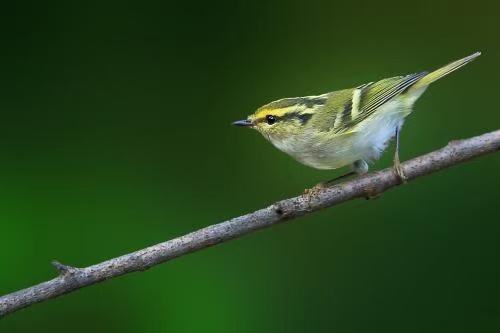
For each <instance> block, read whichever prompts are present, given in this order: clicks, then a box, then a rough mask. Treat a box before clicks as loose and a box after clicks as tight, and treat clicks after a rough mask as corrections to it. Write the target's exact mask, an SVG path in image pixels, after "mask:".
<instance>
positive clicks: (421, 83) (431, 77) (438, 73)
mask: <svg viewBox="0 0 500 333" xmlns="http://www.w3.org/2000/svg"><path fill="white" fill-rule="evenodd" d="M480 55H481V52H476V53H474V54H471V55H470V56H468V57H465V58H462V59H460V60H457V61H454V62H452V63H449V64H448V65H446V66H443V67H441V68H439V69H437V70H435V71H433V72H430V73H429V74H427V75H425V76H424V77H422V78H421V79H420V80H418V81H417V82H416V83H415V84H414V85H413V86H412V87H411V89H412V90H413V89H418V88H423V87H426V86H428V85H429V84H431V83H432V82H434V81H436V80H439V79H440V78H442V77H443V76H445V75H447V74H449V73H451V72H453V71H455V70H457V69H459V68H460V67H462V66H465V65H467V64H468V63H469V62H471V61H472V60H474V59H476V58H477V57H479V56H480Z"/></svg>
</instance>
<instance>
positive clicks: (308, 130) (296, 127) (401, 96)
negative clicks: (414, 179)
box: [233, 52, 481, 180]
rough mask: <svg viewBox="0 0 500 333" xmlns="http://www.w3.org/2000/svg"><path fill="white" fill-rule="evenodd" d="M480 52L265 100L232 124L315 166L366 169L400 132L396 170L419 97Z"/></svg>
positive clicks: (359, 172) (402, 173)
mask: <svg viewBox="0 0 500 333" xmlns="http://www.w3.org/2000/svg"><path fill="white" fill-rule="evenodd" d="M480 54H481V53H480V52H476V53H474V54H472V55H470V56H468V57H465V58H463V59H460V60H457V61H454V62H452V63H450V64H448V65H446V66H443V67H441V68H439V69H437V70H435V71H433V72H430V73H429V72H419V73H415V74H410V75H406V76H396V77H392V78H388V79H383V80H380V81H377V82H370V83H366V84H363V85H360V86H358V87H356V88H350V89H344V90H339V91H334V92H329V93H326V94H322V95H318V96H306V97H295V98H283V99H280V100H277V101H274V102H271V103H269V104H266V105H264V106H262V107H260V108H259V109H257V111H255V113H253V114H252V115H250V116H248V118H247V119H245V120H239V121H236V122H234V123H233V124H234V125H238V126H245V127H251V128H254V129H256V130H257V131H259V132H260V133H261V134H262V135H263V136H264V137H265V138H266V139H268V140H269V141H270V142H271V143H272V144H273V145H274V146H275V147H276V148H278V149H280V150H281V151H283V152H285V153H287V154H289V155H290V156H292V157H293V158H295V159H296V160H298V161H299V162H301V163H303V164H305V165H308V166H311V167H314V168H317V169H337V168H340V167H343V166H346V165H351V166H352V169H353V172H351V173H349V174H352V173H358V174H363V173H366V172H367V171H368V163H370V162H373V161H375V160H377V159H378V158H379V157H380V155H381V154H382V152H383V151H384V150H385V148H386V147H387V145H388V142H389V141H390V139H391V138H393V137H396V150H395V154H394V170H395V172H396V175H397V176H398V177H400V179H402V180H404V179H405V175H404V172H403V170H402V168H401V165H400V162H399V134H400V132H401V127H402V126H403V123H404V120H405V118H406V117H407V116H408V115H409V114H410V113H411V112H412V107H413V104H414V103H415V101H416V100H417V99H418V98H419V97H420V96H421V95H422V93H423V92H424V91H425V89H427V87H428V86H429V84H431V83H432V82H434V81H436V80H438V79H440V78H442V77H443V76H445V75H447V74H448V73H451V72H453V71H455V70H457V69H459V68H460V67H462V66H464V65H466V64H468V63H469V62H471V61H472V60H474V59H475V58H477V57H478V56H479V55H480Z"/></svg>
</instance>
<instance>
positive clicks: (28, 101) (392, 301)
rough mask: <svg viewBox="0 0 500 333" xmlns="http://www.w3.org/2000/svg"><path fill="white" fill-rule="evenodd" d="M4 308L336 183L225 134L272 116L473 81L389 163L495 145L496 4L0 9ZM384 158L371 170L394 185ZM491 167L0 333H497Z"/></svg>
mask: <svg viewBox="0 0 500 333" xmlns="http://www.w3.org/2000/svg"><path fill="white" fill-rule="evenodd" d="M1 12H2V14H1V15H2V19H1V22H0V28H1V29H0V31H1V43H2V47H1V60H2V61H1V68H2V70H1V82H2V87H1V91H0V96H1V98H0V111H1V121H0V150H1V155H0V294H6V293H9V292H12V291H15V290H18V289H21V288H24V287H28V286H30V285H33V284H36V283H39V282H42V281H45V280H48V279H50V278H52V277H54V276H55V273H56V272H55V270H54V269H53V268H52V267H51V265H50V261H51V260H53V259H58V260H60V261H62V262H63V263H67V264H70V265H74V266H87V265H90V264H93V263H97V262H100V261H102V260H106V259H108V258H111V257H115V256H118V255H121V254H124V253H127V252H131V251H134V250H137V249H140V248H143V247H146V246H149V245H152V244H155V243H158V242H162V241H165V240H168V239H170V238H173V237H175V236H179V235H182V234H184V233H187V232H190V231H193V230H196V229H198V228H201V227H204V226H208V225H210V224H213V223H217V222H220V221H223V220H225V219H229V218H231V217H235V216H238V215H241V214H244V213H247V212H250V211H253V210H256V209H258V208H261V207H264V206H266V205H268V204H270V203H272V202H274V201H276V200H279V199H283V198H286V197H290V196H295V195H297V194H299V193H301V192H302V190H303V189H304V188H307V187H311V186H313V185H314V184H315V183H317V182H319V181H321V180H326V179H330V178H332V177H334V176H336V175H338V174H340V173H342V171H343V170H342V171H320V170H314V169H311V168H308V167H306V166H303V165H300V164H299V163H296V162H295V161H293V160H292V159H291V158H290V157H288V156H286V155H285V154H283V153H281V152H279V151H278V150H276V149H275V148H273V147H272V146H271V145H270V144H269V143H267V142H266V141H265V140H264V139H263V138H262V137H260V135H258V133H256V132H253V131H249V130H245V129H241V128H236V127H232V126H230V123H231V122H232V121H233V120H237V119H241V118H244V117H245V116H246V115H247V114H249V113H252V112H253V110H254V109H256V108H257V107H259V106H260V105H262V104H265V103H267V102H269V101H272V100H275V99H278V98H281V97H292V96H303V95H311V94H319V93H323V92H327V91H331V90H337V89H341V88H347V87H352V86H357V85H359V84H361V83H364V82H369V81H373V80H376V79H380V78H383V77H387V76H394V75H400V74H407V73H412V72H416V71H421V70H428V69H434V68H437V67H438V66H441V65H444V64H446V63H447V62H449V61H452V60H455V59H458V58H460V57H463V56H466V55H468V54H470V53H472V52H474V51H476V50H480V51H482V52H483V55H482V56H481V57H480V58H479V59H478V61H476V62H474V63H472V64H471V65H469V66H467V67H465V68H463V69H462V70H460V71H458V72H456V73H453V74H452V75H450V76H448V77H447V78H446V79H444V80H442V81H439V82H438V83H436V84H435V85H433V86H432V87H431V88H430V89H429V90H428V91H427V92H426V94H424V96H422V98H421V100H420V101H419V102H418V103H417V105H416V108H415V112H414V113H413V114H412V115H411V116H410V118H409V119H408V121H407V122H406V126H405V128H404V130H403V133H402V139H401V140H402V142H401V144H402V153H401V154H402V159H408V158H412V157H415V156H418V155H420V154H423V153H426V152H429V151H431V150H434V149H437V148H440V147H442V146H443V145H445V144H446V143H447V142H448V141H449V140H452V139H458V138H466V137H470V136H474V135H478V134H481V133H483V132H487V131H491V130H495V129H498V128H499V127H500V126H499V124H500V110H499V107H498V89H499V87H498V86H499V84H498V77H499V74H500V62H499V60H500V57H499V56H500V43H499V36H498V32H499V31H500V15H499V7H498V4H495V5H493V1H491V2H487V1H481V0H480V1H474V2H457V1H455V2H447V3H445V2H436V1H433V2H421V1H418V2H417V1H411V2H400V1H393V2H392V3H385V2H378V1H377V2H371V3H365V2H362V1H352V2H350V3H347V2H345V3H339V2H334V1H322V2H320V1H282V2H265V1H262V2H256V1H243V0H240V1H232V2H225V3H223V2H203V3H202V2H199V3H198V2H188V1H184V2H177V3H174V2H163V3H153V2H147V1H141V2H139V1H137V2H127V1H114V2H111V1H103V2H99V3H97V2H96V3H91V2H77V1H60V2H42V1H40V2H33V3H28V2H17V5H11V6H10V7H8V8H7V7H4V8H3V9H2V11H1ZM391 156H392V153H389V152H387V153H386V154H385V155H384V157H383V158H382V159H381V160H380V161H379V162H378V163H377V164H375V165H374V166H372V169H381V168H384V167H388V166H390V165H391ZM499 166H500V155H498V154H497V155H496V156H495V155H493V156H487V157H484V158H480V159H478V160H475V161H472V162H469V163H467V164H464V165H460V166H458V167H455V168H452V169H449V170H447V171H444V172H440V173H437V174H434V175H431V176H429V177H426V178H424V179H420V180H417V181H414V182H411V183H410V184H408V185H406V186H402V187H398V188H396V189H394V190H391V191H389V192H387V193H385V194H383V196H382V197H381V198H380V199H377V200H372V201H362V200H358V201H353V202H349V203H346V204H343V205H341V206H338V207H335V208H332V209H328V210H324V211H322V212H319V213H316V214H313V215H310V216H306V217H303V218H300V219H299V220H296V221H294V222H291V223H288V224H284V225H280V226H276V227H272V228H270V229H267V230H264V231H260V232H257V233H254V234H251V235H248V236H245V237H243V238H241V239H238V240H234V241H231V242H229V243H226V244H222V245H219V246H216V247H213V248H209V249H206V250H203V251H201V252H199V253H195V254H192V255H189V256H186V257H183V258H181V259H177V260H174V261H172V262H169V263H167V264H163V265H160V266H157V267H155V268H153V269H151V270H149V271H147V272H144V273H136V274H132V275H128V276H125V277H121V278H118V279H114V280H112V281H109V282H106V283H102V284H99V285H96V286H92V287H89V288H85V289H82V290H80V291H78V292H75V293H72V294H68V295H65V296H63V297H60V298H58V299H55V300H51V301H48V302H45V303H42V304H39V305H35V306H32V307H30V308H28V309H25V310H22V311H20V312H17V313H15V314H13V315H11V316H8V317H5V318H4V319H1V320H0V331H1V332H2V333H4V332H6V333H7V332H68V331H71V332H87V331H95V332H115V331H116V332H167V331H168V332H332V331H335V332H493V331H500V303H499V299H500V286H499V281H500V267H499V263H500V242H499V239H500V222H499V221H500V219H499V218H498V216H499V213H500V204H499V200H498V196H499V186H500V176H499V175H498V171H499Z"/></svg>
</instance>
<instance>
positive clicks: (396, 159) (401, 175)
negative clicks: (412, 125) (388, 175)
mask: <svg viewBox="0 0 500 333" xmlns="http://www.w3.org/2000/svg"><path fill="white" fill-rule="evenodd" d="M400 131H401V127H400V126H398V127H396V151H395V152H394V173H395V174H396V176H397V177H398V178H399V180H400V181H401V182H402V183H406V175H405V173H404V170H403V167H402V166H401V162H400V161H399V133H400Z"/></svg>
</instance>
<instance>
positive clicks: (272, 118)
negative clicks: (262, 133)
mask: <svg viewBox="0 0 500 333" xmlns="http://www.w3.org/2000/svg"><path fill="white" fill-rule="evenodd" d="M266 122H267V123H268V124H269V125H272V124H274V123H275V122H276V117H275V116H273V115H270V114H268V115H267V116H266Z"/></svg>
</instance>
